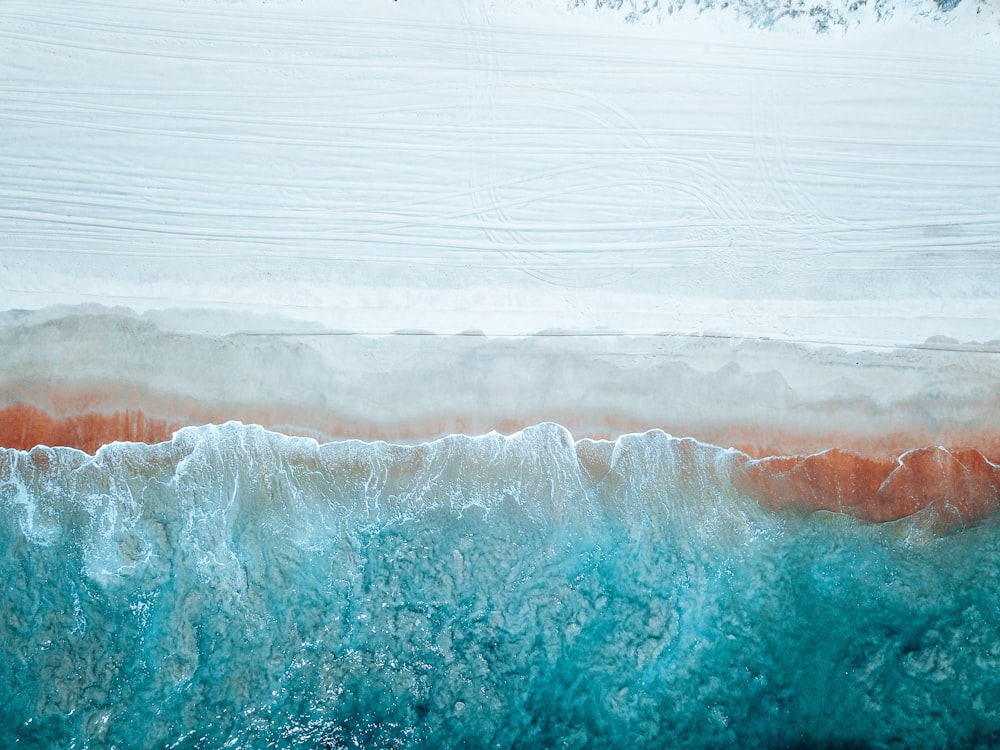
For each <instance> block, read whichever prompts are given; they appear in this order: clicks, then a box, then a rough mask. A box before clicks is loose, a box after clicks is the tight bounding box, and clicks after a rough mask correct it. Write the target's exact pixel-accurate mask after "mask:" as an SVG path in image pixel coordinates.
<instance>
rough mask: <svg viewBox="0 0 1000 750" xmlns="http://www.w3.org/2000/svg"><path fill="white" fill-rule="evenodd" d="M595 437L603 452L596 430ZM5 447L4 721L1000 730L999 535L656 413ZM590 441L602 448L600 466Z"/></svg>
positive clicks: (536, 733)
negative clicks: (599, 424)
mask: <svg viewBox="0 0 1000 750" xmlns="http://www.w3.org/2000/svg"><path fill="white" fill-rule="evenodd" d="M596 447H597V444H596V443H595V444H592V445H590V446H589V449H590V450H591V451H593V450H595V449H596ZM607 447H608V448H609V449H610V450H609V453H610V460H609V461H608V462H607V463H606V465H604V466H603V468H602V467H601V466H600V464H601V462H600V461H594V460H590V461H589V462H588V461H587V455H586V454H587V450H588V446H587V445H585V444H583V443H577V444H576V445H575V444H574V442H573V440H572V438H571V436H570V435H569V433H568V432H566V431H565V430H564V429H563V428H561V427H559V426H557V425H552V424H548V425H539V426H537V427H534V428H531V429H528V430H525V431H524V432H522V433H519V434H516V435H513V436H510V437H503V436H500V435H496V434H494V435H487V436H483V437H479V438H469V437H463V436H453V437H449V438H446V439H442V440H440V441H436V442H433V443H427V444H422V445H418V446H406V447H404V446H393V445H390V444H385V443H364V442H359V441H346V442H338V443H329V444H325V445H320V444H317V443H316V442H315V441H312V440H308V439H303V438H290V437H287V436H283V435H278V434H275V433H269V432H266V431H264V430H262V429H261V428H259V427H252V426H244V425H241V424H237V423H231V424H227V425H224V426H220V427H212V426H207V427H201V428H187V429H184V430H182V431H180V432H178V433H177V434H176V435H175V437H174V439H173V440H172V441H171V442H168V443H162V444H159V445H154V446H146V445H139V444H125V443H117V444H112V445H108V446H105V447H104V448H102V449H101V450H100V451H99V452H98V453H97V455H96V456H88V455H86V454H84V453H82V452H80V451H74V450H70V449H49V448H36V449H34V450H33V451H31V452H30V453H24V452H18V451H6V453H5V454H4V455H2V456H0V503H2V506H0V507H2V514H0V549H2V550H3V552H2V553H0V575H2V577H3V580H4V581H5V585H4V588H3V590H2V594H0V596H2V599H3V601H2V608H3V612H4V613H5V615H4V618H3V620H2V621H0V628H2V635H0V642H2V643H3V649H4V652H5V654H4V656H5V658H4V659H3V661H2V663H0V678H2V679H0V706H2V716H3V719H4V720H3V722H2V724H0V739H2V743H3V744H4V746H8V747H13V746H20V745H24V746H29V747H191V748H194V747H295V748H334V747H423V746H428V747H609V746H619V745H620V743H622V742H627V744H628V745H629V746H630V747H692V748H717V747H803V748H805V747H812V748H814V747H831V748H834V747H836V748H841V747H900V748H902V747H910V748H912V747H928V748H930V747H984V748H985V747H990V746H992V745H993V744H995V742H996V741H997V739H998V737H1000V709H998V708H997V705H996V702H995V701H994V700H992V699H991V696H995V695H997V694H998V691H1000V684H998V682H1000V645H998V640H997V636H996V634H997V632H998V630H997V629H998V628H1000V593H998V592H1000V587H998V582H1000V581H998V577H1000V531H998V526H997V517H996V516H990V517H988V518H987V519H985V520H984V521H982V522H981V523H978V524H973V525H961V526H955V525H954V524H948V523H943V522H942V519H941V518H940V517H939V516H938V515H937V514H935V513H934V512H933V511H927V512H922V513H918V514H916V515H914V516H911V517H908V518H906V519H903V520H901V521H898V522H895V523H886V524H872V523H865V522H862V521H858V520H856V519H853V518H851V517H850V516H847V515H843V514H838V513H817V514H803V513H792V512H784V513H781V512H774V511H771V510H767V509H764V508H762V507H761V506H760V505H759V504H758V503H756V502H755V501H753V500H752V499H749V498H747V497H746V496H745V495H742V494H741V493H740V492H738V491H737V490H736V489H735V488H734V485H733V483H732V481H731V476H730V475H731V471H732V469H733V464H734V462H735V460H736V458H737V454H736V452H735V451H732V450H723V449H721V448H716V447H713V446H709V445H705V444H702V443H697V442H696V441H692V440H690V439H688V440H683V439H676V438H671V437H670V436H668V435H666V434H664V433H648V434H644V435H630V436H623V437H622V438H620V439H619V440H617V441H616V442H615V443H614V444H613V446H607ZM588 463H589V465H588Z"/></svg>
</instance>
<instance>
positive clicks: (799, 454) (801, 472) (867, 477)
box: [0, 398, 1000, 521]
mask: <svg viewBox="0 0 1000 750" xmlns="http://www.w3.org/2000/svg"><path fill="white" fill-rule="evenodd" d="M61 401H62V403H61V404H60V405H61V406H63V407H66V406H67V405H70V404H67V400H66V399H65V398H63V399H62V400H61ZM81 401H89V402H90V403H93V401H94V400H93V399H83V398H81V399H77V400H76V404H75V405H78V404H80V402H81ZM539 417H540V418H539V419H536V420H493V421H492V422H490V421H489V420H478V421H477V420H474V419H469V418H461V417H448V416H443V417H440V418H438V419H435V420H434V421H433V423H430V422H429V421H425V422H423V423H422V424H404V425H394V426H392V427H391V428H390V427H386V426H380V425H377V424H362V423H359V422H357V421H352V422H351V423H346V422H344V421H343V420H337V419H335V418H334V417H332V416H331V415H328V414H324V413H322V412H320V411H312V412H311V413H309V412H307V411H305V410H302V409H298V410H295V413H291V414H280V413H279V411H278V410H276V409H253V408H247V407H244V408H238V407H229V408H223V407H217V408H207V407H204V406H190V407H189V408H188V409H187V410H185V413H184V416H183V417H180V418H162V417H150V416H147V415H146V414H145V413H144V412H143V411H142V410H141V409H126V410H119V411H113V412H110V413H103V412H99V411H87V412H84V413H77V414H69V415H65V414H60V415H58V416H53V415H51V414H49V413H47V412H46V411H43V410H42V409H39V408H36V407H34V406H29V405H27V404H23V403H18V404H12V405H10V406H7V407H5V408H2V409H0V446H4V447H7V448H16V449H21V450H28V449H30V448H32V447H34V446H35V445H50V446H57V445H61V446H70V447H74V448H79V449H81V450H83V451H86V452H88V453H94V452H95V451H96V450H97V449H98V448H99V447H100V446H101V445H104V444H106V443H109V442H112V441H116V440H120V441H135V442H144V443H156V442H161V441H164V440H169V439H170V438H171V436H172V434H173V432H174V431H176V430H177V429H179V428H181V427H183V426H186V425H197V424H204V423H207V422H216V423H218V422H224V421H227V420H230V419H239V420H241V421H244V422H248V423H259V424H263V425H264V426H265V427H268V428H270V429H274V430H276V431H279V432H284V433H286V434H291V435H304V436H309V437H329V436H337V437H347V436H350V437H358V438H362V439H390V440H406V439H413V438H421V437H422V438H432V437H437V436H439V435H442V434H449V433H455V432H466V433H483V432H488V431H489V430H491V429H496V430H498V431H500V432H513V431H515V430H517V429H520V428H522V427H524V426H527V425H529V424H534V423H536V422H538V421H543V420H545V419H548V420H551V421H558V422H560V423H561V424H564V425H566V426H567V427H568V428H570V429H571V430H572V431H573V432H574V434H576V435H577V436H578V437H590V438H612V437H614V436H615V435H616V434H621V433H624V432H640V431H644V430H646V429H650V428H653V427H662V428H665V429H668V431H670V432H672V433H673V434H677V435H692V436H694V437H696V438H698V439H699V440H702V441H704V442H709V443H713V444H716V445H723V446H726V447H729V446H733V447H736V448H739V449H741V450H744V452H746V453H747V454H748V456H749V457H748V459H747V460H746V462H745V463H744V464H743V466H742V470H740V471H737V472H736V473H735V474H734V477H733V480H734V483H735V485H736V487H737V489H738V490H740V491H741V492H744V493H746V494H748V495H751V496H753V497H755V498H756V499H757V500H758V501H759V502H761V503H762V504H763V505H765V506H767V507H770V508H773V509H776V510H786V509H791V510H800V511H804V512H809V511H814V510H830V511H839V512H844V513H849V514H851V515H854V516H856V517H858V518H862V519H866V520H871V521H891V520H895V519H898V518H902V517H905V516H908V515H911V514H912V513H915V512H916V511H919V510H920V509H922V508H925V507H927V506H928V505H933V506H935V507H936V508H937V509H938V511H940V512H941V513H942V514H943V515H944V516H945V517H947V518H953V519H954V520H956V521H972V520H975V519H977V518H982V517H984V516H986V515H988V514H990V513H992V512H994V511H996V510H997V509H998V507H1000V466H998V465H997V462H995V461H991V460H990V459H989V458H988V456H992V457H993V458H994V459H996V457H997V456H998V455H1000V450H998V445H1000V436H998V435H985V434H962V433H960V432H956V433H954V434H950V435H947V437H948V438H950V439H949V442H950V443H951V444H952V445H970V444H976V445H979V446H980V448H979V449H973V448H965V447H955V448H951V449H946V448H943V447H923V448H919V449H915V450H913V449H912V446H914V445H920V444H921V443H923V444H926V442H927V440H926V438H927V437H930V436H925V435H920V434H909V435H906V434H902V433H899V434H891V435H883V436H881V437H879V438H875V437H873V436H871V435H865V434H861V433H859V434H856V435H846V434H838V435H820V434H808V435H807V434H797V435H796V434H794V433H791V432H781V431H776V432H768V430H767V429H766V428H763V427H760V426H757V427H754V426H747V425H731V426H729V427H723V426H714V427H708V428H706V427H701V428H700V429H698V428H696V427H693V426H687V427H685V426H677V425H662V426H660V425H645V424H636V423H634V421H629V420H624V419H622V420H614V419H605V420H603V423H601V424H595V420H590V423H589V425H588V427H587V428H581V427H580V425H578V424H574V421H578V420H579V415H577V419H576V420H574V419H573V418H572V416H570V418H568V419H559V418H558V415H539ZM289 424H293V425H294V424H302V425H303V426H302V427H290V426H289ZM580 432H583V433H585V434H583V435H580V434H579V433H580ZM762 433H767V440H766V441H764V440H761V439H759V436H760V435H761V434H762ZM935 437H940V436H935ZM824 441H825V445H827V446H828V445H831V444H832V445H838V446H840V447H838V448H835V449H831V450H823V451H822V452H813V451H814V450H815V449H816V447H817V446H822V444H823V442H824ZM764 450H767V451H772V452H773V453H772V455H767V454H766V453H764V452H763V451H764ZM775 454H776V455H775Z"/></svg>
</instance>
